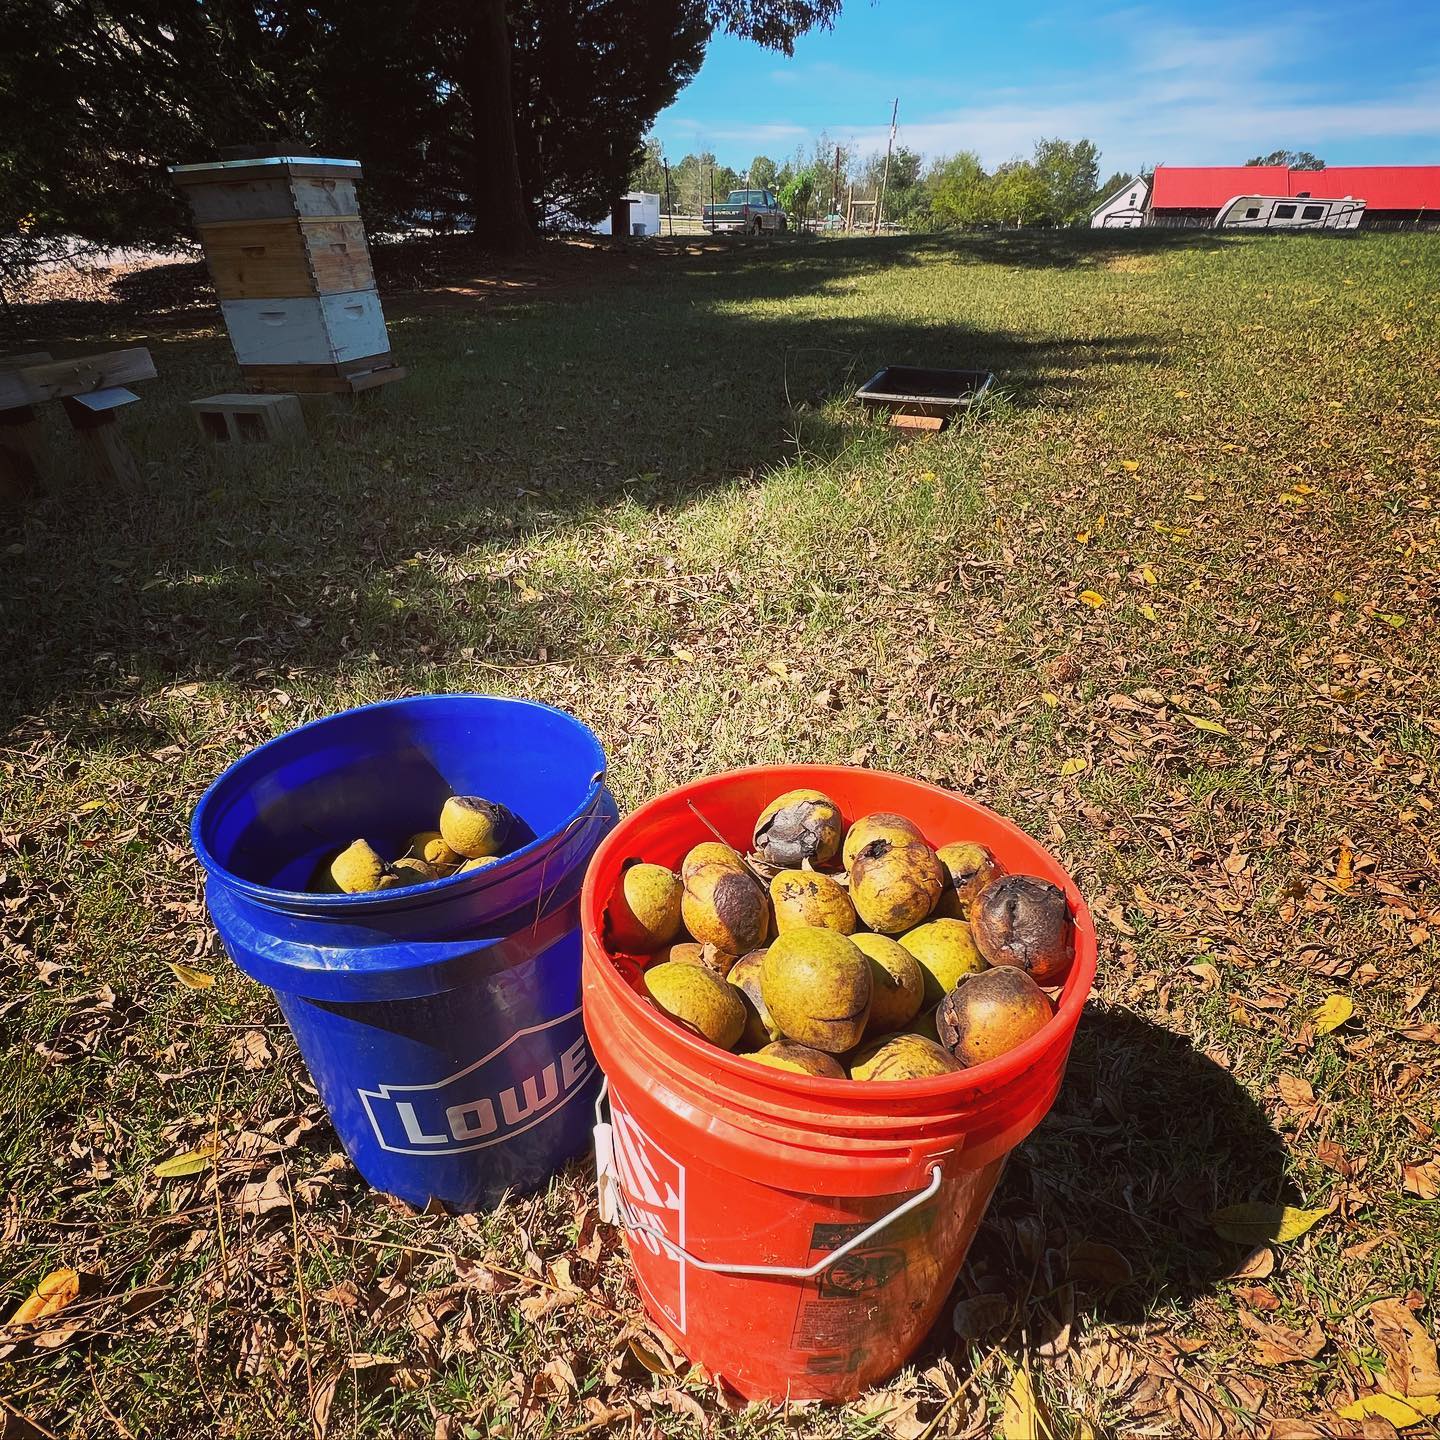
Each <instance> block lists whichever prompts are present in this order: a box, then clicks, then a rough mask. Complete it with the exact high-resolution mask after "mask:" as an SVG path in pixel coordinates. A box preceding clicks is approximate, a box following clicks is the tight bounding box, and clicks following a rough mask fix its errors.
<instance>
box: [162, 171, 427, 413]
mask: <svg viewBox="0 0 1440 1440" xmlns="http://www.w3.org/2000/svg"><path fill="white" fill-rule="evenodd" d="M170 173H171V175H172V176H173V177H174V179H175V183H176V184H177V185H178V186H179V187H180V188H181V189H182V190H184V192H185V194H186V197H187V198H188V199H189V201H190V209H191V213H192V214H193V215H194V216H195V223H196V226H197V228H198V229H199V232H200V243H201V244H202V246H203V247H204V250H205V260H206V263H207V264H208V265H209V267H210V278H211V279H212V281H213V282H214V285H215V291H216V294H217V295H218V296H219V297H220V309H221V311H222V312H223V313H224V316H225V326H226V328H227V329H228V330H229V332H230V344H231V346H232V347H233V348H234V351H235V359H236V360H237V361H238V362H239V365H240V370H241V373H242V374H243V375H244V376H245V380H246V383H247V384H248V385H249V387H250V388H251V389H252V390H261V391H300V392H351V391H355V390H364V389H369V388H370V387H372V386H375V385H383V384H385V383H387V382H388V381H390V380H398V379H400V378H401V377H402V376H403V375H404V374H405V371H404V370H403V369H402V368H401V367H399V366H398V365H396V364H395V362H394V360H393V358H392V357H391V354H390V339H389V336H388V334H387V333H386V330H385V314H384V311H383V310H382V309H381V306H380V296H379V294H378V293H377V292H376V289H375V273H374V271H373V270H372V269H371V266H370V246H369V244H368V242H367V241H366V238H365V227H364V225H363V224H362V223H361V220H360V208H359V201H358V199H357V197H356V193H355V182H356V181H357V180H358V179H359V178H360V162H359V161H358V160H326V159H319V158H312V157H308V156H279V155H275V156H261V157H259V158H255V159H245V160H219V161H215V162H214V163H212V164H204V165H175V166H172V167H171V170H170Z"/></svg>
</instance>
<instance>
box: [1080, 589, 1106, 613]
mask: <svg viewBox="0 0 1440 1440" xmlns="http://www.w3.org/2000/svg"><path fill="white" fill-rule="evenodd" d="M1080 603H1081V604H1082V605H1088V606H1089V607H1090V608H1091V609H1092V610H1098V609H1099V608H1100V607H1101V606H1102V605H1103V604H1104V603H1105V597H1104V596H1103V595H1102V594H1101V593H1100V592H1099V591H1098V590H1082V591H1081V592H1080Z"/></svg>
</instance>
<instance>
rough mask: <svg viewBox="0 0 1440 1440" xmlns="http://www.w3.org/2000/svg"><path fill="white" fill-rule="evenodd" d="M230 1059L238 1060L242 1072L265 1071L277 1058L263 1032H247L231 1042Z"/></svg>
mask: <svg viewBox="0 0 1440 1440" xmlns="http://www.w3.org/2000/svg"><path fill="white" fill-rule="evenodd" d="M230 1058H231V1059H232V1060H238V1061H239V1062H240V1068H241V1069H242V1070H263V1069H264V1068H265V1067H266V1066H267V1065H268V1064H269V1063H270V1062H271V1061H272V1060H273V1059H274V1058H275V1057H274V1055H272V1054H271V1053H270V1045H269V1042H268V1041H267V1040H266V1039H265V1035H264V1032H263V1031H260V1030H247V1031H246V1032H245V1033H244V1034H243V1035H237V1036H235V1038H234V1039H233V1040H231V1042H230Z"/></svg>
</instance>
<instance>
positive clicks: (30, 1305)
mask: <svg viewBox="0 0 1440 1440" xmlns="http://www.w3.org/2000/svg"><path fill="white" fill-rule="evenodd" d="M79 1293H80V1274H79V1272H78V1271H76V1270H52V1271H51V1272H50V1273H49V1274H48V1275H47V1276H46V1277H45V1278H44V1279H43V1280H42V1281H41V1282H40V1283H39V1284H38V1285H37V1286H36V1287H35V1288H34V1290H32V1291H31V1292H30V1295H29V1297H28V1298H27V1299H26V1300H24V1301H22V1302H21V1304H20V1308H19V1309H18V1310H16V1312H15V1313H14V1314H13V1315H12V1316H11V1317H10V1322H9V1323H10V1324H11V1325H28V1324H30V1323H31V1322H33V1321H35V1320H44V1319H47V1318H48V1317H49V1316H51V1315H55V1314H58V1313H59V1312H60V1311H61V1310H63V1309H64V1308H65V1307H66V1306H67V1305H68V1304H69V1303H70V1302H71V1301H72V1300H74V1299H75V1297H76V1296H77V1295H79Z"/></svg>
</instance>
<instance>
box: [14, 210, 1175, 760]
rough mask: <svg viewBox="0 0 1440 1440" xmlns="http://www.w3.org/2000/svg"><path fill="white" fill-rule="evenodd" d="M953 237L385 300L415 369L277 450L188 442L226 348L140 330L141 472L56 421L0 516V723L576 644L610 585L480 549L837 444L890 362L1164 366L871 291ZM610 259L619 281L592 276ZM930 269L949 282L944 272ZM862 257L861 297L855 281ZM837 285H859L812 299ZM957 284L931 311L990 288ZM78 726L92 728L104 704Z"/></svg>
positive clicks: (1156, 350) (660, 264)
mask: <svg viewBox="0 0 1440 1440" xmlns="http://www.w3.org/2000/svg"><path fill="white" fill-rule="evenodd" d="M972 239H973V237H923V238H920V239H914V238H906V237H878V238H875V239H869V238H865V239H854V240H843V241H834V242H832V241H801V242H798V243H795V244H785V243H776V244H764V243H759V244H745V243H741V244H737V245H734V246H729V245H726V244H724V243H717V242H713V241H707V242H705V243H704V244H703V245H694V246H691V245H688V244H686V243H685V242H683V241H680V240H677V241H676V242H674V246H675V248H676V249H682V250H683V252H684V253H682V254H680V255H676V256H672V257H670V258H669V259H668V260H658V261H657V260H655V259H653V258H652V259H651V260H649V261H645V262H642V261H640V260H635V261H633V263H634V264H635V265H637V266H642V267H648V268H641V269H638V270H632V269H631V268H630V267H631V265H632V258H631V257H632V256H633V255H635V254H637V253H639V252H638V251H632V250H628V249H622V250H619V251H618V252H617V253H616V254H612V255H609V256H608V258H607V259H606V260H605V261H604V262H602V263H601V264H600V265H599V267H598V269H592V268H590V265H589V262H588V261H587V260H586V259H585V258H584V257H586V256H593V254H594V252H591V251H582V252H579V253H580V259H579V260H578V261H576V260H575V257H574V256H568V257H567V258H566V259H565V261H564V267H570V268H571V269H572V270H574V274H575V275H578V276H579V277H581V283H578V284H577V283H570V281H569V280H567V281H566V284H565V286H564V292H563V293H564V298H563V300H560V299H555V298H549V297H547V296H546V295H545V294H544V293H543V287H542V288H541V289H540V291H539V292H538V293H537V291H536V290H533V289H525V288H524V287H522V289H521V292H520V294H519V298H514V299H508V300H507V299H501V300H500V301H498V302H497V303H494V304H487V305H486V306H484V307H480V308H477V307H475V306H473V305H465V304H456V305H454V306H451V307H448V308H445V309H443V310H431V309H428V308H426V309H422V310H419V311H409V310H407V309H406V307H405V306H404V305H399V306H396V307H393V309H392V323H391V331H392V339H393V344H394V349H395V351H396V353H397V355H398V356H399V357H400V358H401V359H402V360H403V361H404V362H405V363H406V364H408V365H409V366H410V367H411V370H412V375H411V378H410V379H409V380H407V381H405V382H404V383H403V384H401V385H397V386H392V387H389V388H388V389H387V390H384V391H381V392H377V393H376V394H374V395H371V396H362V397H359V400H358V401H357V402H356V403H355V404H353V405H348V406H347V405H340V406H335V407H329V408H327V407H326V406H325V405H323V404H322V405H319V406H314V407H312V408H311V414H310V423H311V442H310V444H308V445H306V446H302V447H297V448H296V449H294V450H289V451H265V452H263V453H256V454H234V455H229V454H226V453H224V452H223V451H221V452H217V451H216V450H214V449H212V448H210V447H209V446H207V445H206V444H204V443H203V442H202V441H201V440H200V439H199V438H198V435H197V433H196V431H195V428H194V424H193V421H192V419H191V416H190V414H189V412H188V408H187V402H188V401H189V400H190V399H191V398H193V397H195V396H199V395H205V394H209V393H213V392H215V391H218V390H226V389H231V388H233V386H234V383H235V382H234V378H233V369H232V367H231V364H230V358H229V352H228V347H227V346H226V344H225V342H224V340H223V339H221V338H218V337H217V338H216V339H214V340H211V341H206V340H193V339H190V340H184V341H177V342H172V343H160V344H156V345H155V347H154V353H155V359H156V363H157V367H158V369H159V371H160V377H159V379H157V380H155V381H152V382H148V383H147V384H146V385H145V386H143V387H141V389H142V392H143V403H142V404H140V405H137V406H134V407H133V408H132V409H131V410H130V411H129V412H127V414H126V417H125V427H126V431H127V434H129V435H130V436H131V437H132V444H133V448H134V449H135V451H136V453H137V456H138V457H139V459H140V461H141V475H140V479H139V481H138V482H137V483H136V484H134V485H131V486H124V485H109V484H107V485H101V486H97V485H95V484H94V483H93V482H92V481H91V480H90V479H89V478H88V477H87V476H85V475H84V474H83V473H79V467H78V456H77V455H76V453H75V451H74V449H73V447H71V446H70V445H69V442H68V439H67V438H66V437H65V435H64V432H63V429H62V427H61V426H60V424H59V423H58V421H57V420H56V419H55V417H53V416H47V417H46V424H47V426H48V427H49V428H50V431H51V435H52V438H53V439H54V440H55V442H56V445H55V450H54V454H53V462H54V463H53V464H52V468H51V474H50V476H49V479H48V482H47V484H46V486H45V487H44V488H43V490H42V492H41V493H40V494H39V495H38V496H36V497H34V498H33V499H32V500H31V501H30V502H28V503H27V504H25V505H23V506H21V507H16V508H12V509H11V510H10V511H9V512H7V513H6V514H5V515H3V516H0V548H4V549H5V550H6V557H5V564H4V569H3V574H0V609H3V611H4V613H5V614H6V616H7V617H10V618H9V619H8V621H7V623H6V626H5V640H4V642H3V645H0V685H3V698H0V724H7V723H11V722H13V720H14V719H15V718H16V717H18V716H20V715H23V714H25V713H28V712H33V711H36V710H39V709H42V708H43V707H44V706H45V705H46V704H47V703H48V702H49V701H50V700H51V699H52V698H54V697H56V696H61V697H65V696H74V697H76V698H77V699H79V700H80V701H81V703H83V701H84V699H85V698H86V697H90V698H99V697H100V696H102V695H103V694H104V693H105V691H106V689H107V687H109V686H113V685H114V683H115V678H116V677H117V676H119V677H126V676H138V677H139V679H140V682H141V684H142V685H145V684H152V685H153V684H156V683H165V682H168V681H172V680H180V681H193V680H204V679H208V678H215V677H225V678H229V679H234V680H236V681H238V682H240V683H243V684H253V683H256V682H257V681H263V682H264V683H265V684H267V685H269V684H273V683H274V681H275V677H276V676H277V675H283V674H284V672H285V671H286V670H287V669H291V668H304V669H310V670H318V671H322V672H330V673H338V672H340V671H342V670H344V669H345V668H346V667H347V666H348V665H350V664H351V663H352V661H353V660H354V658H355V657H357V656H367V655H372V654H379V655H381V656H385V655H401V654H403V655H406V656H408V657H411V658H419V659H424V660H432V661H437V662H443V661H445V660H446V659H451V658H455V657H456V656H457V655H458V654H459V653H460V652H461V651H462V650H468V651H470V652H472V653H473V654H477V655H479V656H481V657H483V658H485V659H486V660H489V661H492V662H496V663H508V662H511V661H528V660H532V659H534V658H535V657H536V656H537V654H542V653H543V656H544V658H547V659H549V660H556V659H564V658H567V657H568V656H570V655H573V654H577V653H584V647H585V644H586V641H585V638H584V636H583V634H580V633H578V631H577V626H576V624H575V623H574V622H575V616H576V611H577V608H580V607H582V606H584V605H586V604H589V605H591V606H593V607H595V608H596V611H597V613H602V614H604V613H609V611H610V610H616V609H617V606H618V607H621V608H623V606H621V602H620V601H619V600H617V598H616V597H615V596H614V595H612V594H610V593H609V588H608V581H607V579H606V577H603V576H598V575H590V576H589V577H588V578H587V577H586V576H583V575H582V576H581V577H580V578H579V579H578V580H577V585H578V586H579V587H580V589H578V590H577V591H576V592H575V593H573V594H570V595H566V596H561V597H558V600H557V603H552V604H548V605H541V606H536V605H534V604H531V603H529V602H528V600H527V599H526V598H525V593H524V586H522V585H520V584H518V583H517V582H516V581H515V580H514V579H512V578H511V577H510V576H509V575H508V574H501V575H499V576H497V575H495V574H493V573H487V570H488V569H489V568H490V567H489V566H488V565H487V556H489V557H492V558H493V559H494V560H495V561H496V562H497V564H496V565H495V567H494V568H497V569H503V565H501V564H499V563H498V562H499V561H500V560H502V559H503V556H504V554H505V553H509V552H511V551H512V550H513V548H514V547H515V546H517V545H518V544H522V543H523V542H525V541H526V540H527V539H529V538H531V537H533V536H535V535H537V534H543V535H546V536H553V535H555V534H557V533H559V532H563V531H565V530H567V529H571V528H573V527H575V526H578V525H583V524H585V523H587V522H589V521H591V520H593V519H594V518H595V517H597V516H599V515H603V514H604V513H605V512H606V511H607V510H608V509H610V508H612V507H615V506H618V505H639V506H642V507H645V508H649V509H652V510H664V509H666V508H668V507H680V506H684V505H686V504H689V503H691V502H693V500H694V498H695V497H696V496H697V495H701V494H704V493H706V492H708V491H711V490H715V489H723V488H726V487H731V486H735V485H737V484H741V485H743V484H746V483H748V482H749V481H750V480H752V479H753V478H754V477H755V476H756V475H757V474H759V473H762V472H763V471H764V470H765V469H767V468H769V467H772V466H774V465H776V464H778V463H780V462H781V461H782V460H784V459H785V458H786V457H787V455H788V456H793V455H795V453H796V448H795V440H796V435H797V433H798V434H799V436H800V439H801V442H802V444H803V445H804V446H806V447H807V448H808V451H809V453H810V454H811V456H812V457H813V456H815V455H816V454H817V453H818V454H819V456H820V457H822V458H823V457H825V456H828V455H832V454H834V453H836V452H837V451H838V450H840V449H842V448H844V446H845V445H847V444H848V443H850V441H851V440H853V439H854V438H855V436H856V435H857V434H858V433H859V430H858V427H859V426H860V425H861V424H863V423H865V422H863V421H861V420H860V418H859V417H858V416H857V417H856V420H855V422H854V425H852V424H851V422H850V421H849V420H848V419H845V418H843V412H837V411H836V409H835V407H834V406H833V405H830V404H828V402H830V401H833V400H834V399H836V398H838V397H841V396H845V395H848V394H849V393H850V392H852V391H853V390H854V388H855V386H856V385H857V384H859V383H860V382H861V381H862V380H864V379H865V378H867V377H868V376H869V375H871V374H873V373H874V372H875V371H876V370H878V369H879V368H880V367H881V365H883V364H886V363H894V362H907V363H912V364H918V365H938V366H955V367H983V368H988V369H993V370H995V371H996V372H997V375H998V377H999V389H1000V391H1001V392H1002V394H1003V395H1004V397H1005V398H1004V401H1003V403H1004V405H1006V406H1009V407H1014V408H1027V407H1034V406H1050V407H1059V406H1063V405H1065V404H1067V403H1069V397H1070V396H1071V395H1072V394H1073V393H1074V392H1075V391H1076V389H1077V388H1078V387H1086V388H1087V389H1089V390H1092V391H1099V390H1103V389H1104V388H1105V387H1107V386H1109V385H1123V384H1127V383H1133V378H1134V374H1135V372H1136V370H1137V368H1139V367H1146V366H1151V365H1156V364H1160V363H1164V362H1165V361H1166V360H1167V358H1168V353H1167V349H1166V346H1165V344H1164V343H1163V342H1162V341H1161V340H1160V339H1159V338H1158V337H1156V336H1153V335H1149V334H1134V333H1130V334H1126V333H1119V332H1115V333H1110V332H1108V331H1106V332H1103V333H1094V332H1091V333H1066V332H1065V331H1064V330H1062V329H1056V330H1054V331H1050V332H1046V333H1040V334H1028V333H1020V332H1018V331H1015V330H1008V329H1005V328H1002V327H998V326H996V327H984V326H979V325H976V324H974V323H973V322H972V321H970V320H968V319H967V321H966V322H965V323H956V322H953V321H946V320H945V319H943V318H939V317H941V316H943V315H944V314H945V313H946V311H947V306H946V305H944V304H941V305H939V306H938V307H937V313H936V314H928V315H927V314H926V313H924V312H923V311H922V313H920V314H916V313H915V309H916V304H915V302H914V300H913V298H912V299H911V300H910V301H909V302H908V304H909V306H910V308H909V309H908V310H907V309H906V308H905V306H904V305H898V304H893V303H891V301H890V298H889V297H888V296H887V295H886V294H885V293H884V290H883V276H884V275H885V274H887V273H899V272H900V271H903V270H905V269H907V268H909V267H913V266H918V265H920V264H921V263H922V262H925V261H926V260H927V257H933V256H935V255H937V254H953V255H955V257H956V258H957V259H961V258H963V257H964V256H965V255H966V254H968V253H969V251H968V249H967V247H968V246H970V245H971V244H972ZM982 241H983V243H984V244H989V243H990V242H989V241H988V240H984V239H983V237H982V238H981V239H974V240H973V243H975V244H979V243H982ZM1055 243H1057V244H1059V245H1060V246H1061V247H1062V249H1063V248H1064V247H1067V246H1069V245H1070V244H1071V243H1072V242H1071V241H1070V240H1069V239H1068V238H1067V239H1062V240H1059V241H1056V242H1055ZM691 250H694V251H696V252H698V253H695V254H691V253H690V251H691ZM617 265H618V267H619V269H620V271H622V272H623V275H622V276H621V278H620V280H619V281H618V282H617V283H614V284H611V283H604V284H602V285H600V286H598V287H597V286H596V285H594V284H589V285H587V284H585V283H583V281H584V280H585V279H586V278H587V277H592V276H593V275H595V274H597V273H598V274H601V275H602V276H605V277H607V281H608V278H610V277H613V276H614V275H615V273H616V266H617ZM576 266H578V269H577V268H575V267H576ZM564 267H562V268H564ZM932 268H933V269H935V270H936V271H937V274H936V284H937V285H940V286H943V285H944V284H945V281H946V275H945V267H944V266H939V267H932ZM569 273H570V272H569V271H567V274H569ZM872 273H873V274H874V275H876V276H878V277H879V279H877V280H876V282H875V285H874V289H873V290H871V289H866V290H864V291H861V292H853V289H852V287H853V282H854V281H855V280H856V278H857V276H860V275H864V274H872ZM636 275H638V277H639V280H640V283H629V282H630V279H631V278H632V277H634V276H636ZM571 278H572V279H573V276H572V277H571ZM136 283H137V284H138V283H140V282H138V281H137V282H136ZM926 283H927V284H928V283H929V280H928V272H927V280H926ZM954 283H955V284H957V285H963V286H969V285H970V283H971V282H970V281H969V280H968V279H965V280H964V281H963V282H961V281H959V280H956V281H955V282H954ZM994 283H999V282H994ZM536 284H537V286H539V281H538V280H537V282H536ZM852 293H860V294H861V295H862V298H863V303H859V302H856V303H835V304H832V303H831V301H832V296H833V297H836V298H837V299H839V300H842V302H843V297H845V296H847V295H851V294H852ZM964 293H965V292H964V291H963V290H962V297H961V299H959V300H954V299H953V298H952V302H951V303H950V304H949V305H948V311H949V313H951V314H964V315H966V316H967V317H968V316H973V315H974V314H975V313H976V311H977V309H978V308H981V307H977V306H976V305H975V304H972V303H970V302H969V301H968V300H967V299H965V298H964ZM34 338H35V339H39V338H41V337H40V336H39V334H38V332H37V333H36V335H35V336H34ZM1127 376H1128V378H1127ZM48 408H51V409H53V408H54V407H48ZM822 412H823V413H822ZM837 416H839V417H840V418H837ZM417 557H426V558H417ZM460 557H463V560H462V559H461V558H460ZM417 566H418V568H414V567H417ZM407 567H412V568H407ZM436 575H439V576H441V577H442V578H443V583H441V581H435V583H433V584H430V585H429V587H428V588H427V587H426V585H424V584H421V583H419V581H420V580H422V579H425V578H426V577H429V578H431V579H433V578H434V577H435V576H436ZM582 592H583V593H582ZM639 643H643V642H639ZM129 683H130V685H131V687H132V688H131V693H133V682H129ZM91 725H99V726H100V727H101V728H102V729H103V721H102V720H101V719H100V718H99V717H97V716H95V715H94V714H91V716H90V720H89V722H87V726H86V728H87V730H88V729H89V728H90V726H91ZM77 738H78V737H77Z"/></svg>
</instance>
